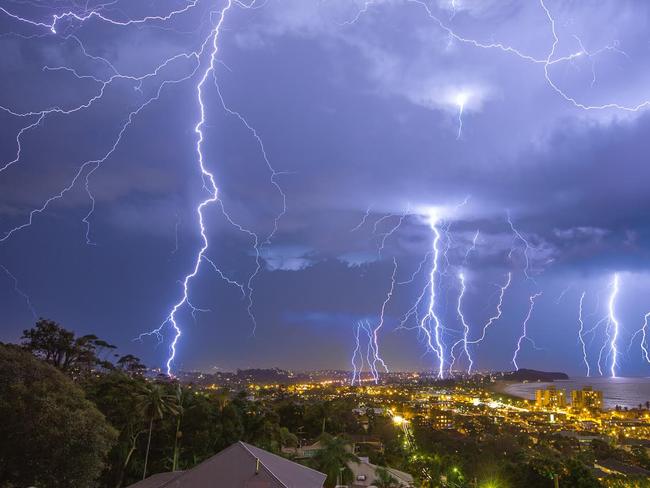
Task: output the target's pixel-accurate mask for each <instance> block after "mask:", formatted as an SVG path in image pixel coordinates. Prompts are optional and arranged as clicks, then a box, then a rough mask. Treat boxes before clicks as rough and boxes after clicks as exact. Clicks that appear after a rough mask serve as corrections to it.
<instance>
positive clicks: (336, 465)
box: [313, 434, 359, 486]
mask: <svg viewBox="0 0 650 488" xmlns="http://www.w3.org/2000/svg"><path fill="white" fill-rule="evenodd" d="M319 440H320V443H321V449H320V450H319V451H318V452H317V453H316V454H315V455H314V457H313V460H314V464H315V466H316V469H318V470H319V471H320V472H322V473H325V474H326V475H327V486H334V485H335V484H336V482H337V479H338V477H339V475H340V476H341V478H342V479H341V480H340V481H341V482H342V483H343V482H345V481H347V480H349V479H350V478H351V477H352V471H351V470H350V468H349V467H348V463H350V462H355V463H358V462H359V459H358V458H357V457H356V456H355V455H354V454H353V453H352V452H351V450H350V449H349V448H348V443H347V442H346V441H345V440H344V439H342V438H340V437H333V436H331V435H329V434H323V435H321V437H320V439H319Z"/></svg>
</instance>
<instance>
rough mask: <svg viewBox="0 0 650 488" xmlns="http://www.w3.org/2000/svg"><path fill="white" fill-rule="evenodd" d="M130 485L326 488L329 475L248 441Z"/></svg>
mask: <svg viewBox="0 0 650 488" xmlns="http://www.w3.org/2000/svg"><path fill="white" fill-rule="evenodd" d="M162 474H163V475H165V476H161V475H154V476H151V477H150V478H147V479H146V480H144V481H141V482H139V483H136V484H135V485H131V486H130V487H129V488H322V486H323V483H325V479H326V477H327V476H326V475H324V474H323V473H320V472H318V471H315V470H313V469H311V468H307V467H306V466H302V465H300V464H297V463H294V462H292V461H289V460H287V459H284V458H282V457H280V456H276V455H275V454H271V453H270V452H268V451H265V450H264V449H259V448H257V447H255V446H252V445H250V444H246V443H245V442H237V443H235V444H233V445H231V446H230V447H228V448H226V449H224V450H223V451H221V452H220V453H218V454H216V455H214V456H212V457H211V458H209V459H207V460H205V461H203V462H202V463H201V464H199V465H198V466H195V467H194V468H192V469H190V470H187V471H184V472H182V473H162Z"/></svg>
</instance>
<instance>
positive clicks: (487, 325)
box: [467, 272, 512, 344]
mask: <svg viewBox="0 0 650 488" xmlns="http://www.w3.org/2000/svg"><path fill="white" fill-rule="evenodd" d="M511 282H512V273H510V272H508V279H507V280H506V283H505V284H504V285H503V286H500V287H499V302H498V303H497V309H496V311H497V313H496V314H495V315H493V316H492V317H490V318H489V319H488V320H487V322H485V324H484V325H483V332H482V333H481V336H480V337H479V338H478V339H474V340H472V341H467V343H468V344H479V343H480V342H482V341H483V340H484V339H485V335H486V334H487V330H488V329H489V328H490V326H491V325H492V324H493V323H494V322H496V321H497V320H499V319H500V318H501V315H502V314H503V311H502V309H501V307H502V305H503V297H504V295H505V293H506V290H507V289H508V288H510V283H511Z"/></svg>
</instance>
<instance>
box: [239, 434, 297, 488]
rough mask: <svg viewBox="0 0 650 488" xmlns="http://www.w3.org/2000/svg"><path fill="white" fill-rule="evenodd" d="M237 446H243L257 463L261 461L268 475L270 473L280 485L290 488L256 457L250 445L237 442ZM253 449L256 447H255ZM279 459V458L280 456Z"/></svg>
mask: <svg viewBox="0 0 650 488" xmlns="http://www.w3.org/2000/svg"><path fill="white" fill-rule="evenodd" d="M237 444H241V446H242V447H243V448H244V449H245V450H246V452H247V453H248V454H250V455H251V456H253V458H254V459H255V460H256V461H259V462H260V464H261V465H262V466H263V467H264V469H265V470H266V471H267V472H268V473H269V474H270V475H271V476H272V477H273V478H275V480H276V481H277V482H278V483H280V484H281V485H282V486H284V488H289V487H288V486H287V485H285V484H284V482H283V481H282V480H281V479H280V478H278V477H277V476H276V474H275V473H274V472H273V471H271V469H270V468H269V467H268V466H267V465H266V464H264V463H263V462H262V460H261V459H260V458H258V457H257V456H256V455H255V454H254V453H253V452H252V451H251V450H250V449H249V448H248V446H249V445H248V444H246V443H245V442H244V441H237ZM253 447H255V446H253ZM256 449H260V448H259V447H256ZM262 450H264V449H262ZM265 452H266V451H265ZM269 454H271V453H269ZM278 457H279V456H278ZM282 459H284V458H282Z"/></svg>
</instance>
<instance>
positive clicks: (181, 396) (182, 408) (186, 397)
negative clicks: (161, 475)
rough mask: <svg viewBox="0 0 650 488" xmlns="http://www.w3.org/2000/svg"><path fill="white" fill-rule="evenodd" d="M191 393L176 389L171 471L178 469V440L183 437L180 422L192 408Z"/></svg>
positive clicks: (179, 387)
mask: <svg viewBox="0 0 650 488" xmlns="http://www.w3.org/2000/svg"><path fill="white" fill-rule="evenodd" d="M193 398H194V397H193V396H192V393H191V392H190V391H188V390H186V389H183V388H181V385H178V386H177V388H176V410H177V412H176V435H175V436H174V458H173V461H172V471H176V469H177V468H178V457H179V454H180V445H179V444H180V440H181V437H182V436H183V433H182V432H181V421H182V419H183V414H185V412H186V411H187V410H188V409H189V408H191V406H192V399H193Z"/></svg>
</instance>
